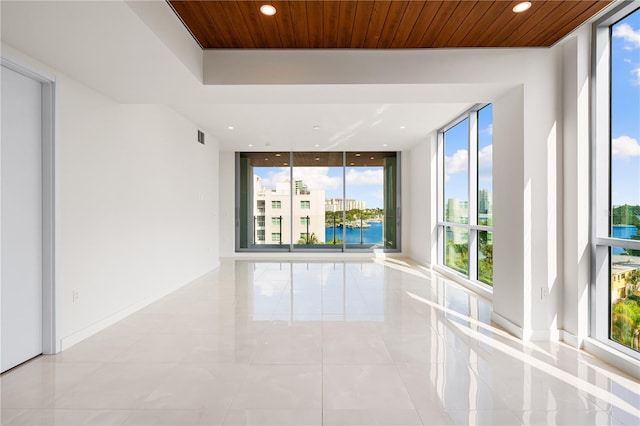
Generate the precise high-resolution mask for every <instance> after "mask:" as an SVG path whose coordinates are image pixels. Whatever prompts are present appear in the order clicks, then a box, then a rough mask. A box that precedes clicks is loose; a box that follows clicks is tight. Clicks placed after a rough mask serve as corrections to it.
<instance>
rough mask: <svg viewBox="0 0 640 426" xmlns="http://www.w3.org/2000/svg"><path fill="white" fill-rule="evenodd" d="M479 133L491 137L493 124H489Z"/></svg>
mask: <svg viewBox="0 0 640 426" xmlns="http://www.w3.org/2000/svg"><path fill="white" fill-rule="evenodd" d="M481 132H482V133H486V134H488V135H491V136H493V123H491V124H489V125H488V126H487V128H486V129H482V130H481Z"/></svg>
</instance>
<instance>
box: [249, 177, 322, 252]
mask: <svg viewBox="0 0 640 426" xmlns="http://www.w3.org/2000/svg"><path fill="white" fill-rule="evenodd" d="M275 186H276V189H269V188H265V187H264V186H262V179H261V178H260V176H254V185H253V188H254V197H253V199H254V206H253V211H254V213H255V214H254V217H255V219H254V229H255V235H254V236H255V239H254V240H255V243H256V244H289V243H291V242H292V241H293V243H294V244H298V243H303V242H304V243H306V242H307V241H312V240H313V237H312V235H315V241H317V242H318V243H324V242H325V238H324V236H325V232H324V229H325V226H324V219H325V217H324V212H325V210H324V194H325V191H324V190H322V189H314V190H309V189H308V187H307V186H306V185H304V183H303V182H302V181H301V180H296V181H294V182H293V184H292V183H291V182H290V181H289V180H288V179H286V180H284V181H282V182H277V183H276V185H275ZM292 190H293V197H291V196H290V194H291V191H292ZM291 200H293V216H291V214H292V213H291V210H292V209H291V208H292V206H291ZM292 222H293V234H292V233H291V223H292ZM304 243H303V244H304Z"/></svg>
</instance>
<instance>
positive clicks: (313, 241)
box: [298, 232, 320, 244]
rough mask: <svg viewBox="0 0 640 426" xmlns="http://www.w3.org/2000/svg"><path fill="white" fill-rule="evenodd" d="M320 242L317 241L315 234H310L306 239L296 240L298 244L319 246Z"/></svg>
mask: <svg viewBox="0 0 640 426" xmlns="http://www.w3.org/2000/svg"><path fill="white" fill-rule="evenodd" d="M319 243H320V240H318V236H317V235H316V233H315V232H312V233H311V235H309V237H308V238H304V237H303V238H300V239H299V240H298V244H319Z"/></svg>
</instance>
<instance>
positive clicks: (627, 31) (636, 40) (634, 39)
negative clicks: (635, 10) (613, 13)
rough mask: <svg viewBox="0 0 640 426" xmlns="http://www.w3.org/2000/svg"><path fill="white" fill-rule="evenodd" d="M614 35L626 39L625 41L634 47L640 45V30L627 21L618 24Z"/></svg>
mask: <svg viewBox="0 0 640 426" xmlns="http://www.w3.org/2000/svg"><path fill="white" fill-rule="evenodd" d="M613 36H614V37H618V38H621V39H624V41H626V42H627V43H630V44H631V45H632V46H633V47H640V30H634V29H633V27H632V26H631V25H629V24H627V23H624V24H620V25H618V26H616V28H615V29H614V30H613Z"/></svg>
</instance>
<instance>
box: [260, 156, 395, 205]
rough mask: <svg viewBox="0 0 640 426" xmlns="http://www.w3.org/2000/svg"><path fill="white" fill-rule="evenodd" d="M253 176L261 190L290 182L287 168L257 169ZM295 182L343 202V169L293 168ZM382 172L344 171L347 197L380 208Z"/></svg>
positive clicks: (378, 169)
mask: <svg viewBox="0 0 640 426" xmlns="http://www.w3.org/2000/svg"><path fill="white" fill-rule="evenodd" d="M254 174H256V175H258V176H260V177H261V178H262V182H263V186H265V187H267V188H271V189H275V184H276V183H277V182H283V181H284V180H285V179H288V178H289V168H288V167H256V168H254ZM293 178H294V180H302V181H303V182H304V184H305V185H307V187H308V188H309V190H311V191H313V190H318V189H321V190H324V191H325V198H342V186H343V184H342V181H343V176H342V167H295V166H294V168H293ZM383 179H384V178H383V168H382V167H347V169H346V180H347V197H346V198H348V199H349V198H353V199H355V200H359V201H365V202H366V205H367V208H375V207H378V208H382V204H383V193H382V188H383V186H382V184H383Z"/></svg>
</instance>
